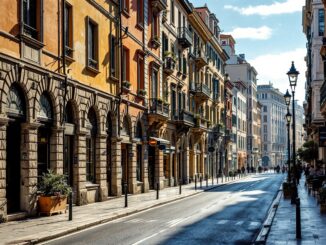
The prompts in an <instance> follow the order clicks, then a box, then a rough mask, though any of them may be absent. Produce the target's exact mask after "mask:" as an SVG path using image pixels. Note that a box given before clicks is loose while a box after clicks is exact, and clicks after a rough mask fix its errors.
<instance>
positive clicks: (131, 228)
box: [46, 173, 285, 245]
mask: <svg viewBox="0 0 326 245" xmlns="http://www.w3.org/2000/svg"><path fill="white" fill-rule="evenodd" d="M284 177H285V176H284V175H282V174H271V173H267V174H260V175H253V176H251V177H249V178H246V179H242V180H240V181H237V182H235V183H230V184H227V185H224V186H221V187H218V188H215V189H212V190H210V191H207V192H203V193H201V194H199V195H195V196H193V197H189V198H185V199H182V200H180V201H177V202H173V203H170V204H167V205H164V206H161V207H158V208H153V209H151V210H148V211H144V212H141V213H137V214H135V215H131V216H128V217H125V218H121V219H118V220H114V221H112V222H109V223H106V224H103V225H99V226H96V227H93V228H90V229H87V230H83V231H81V232H78V233H74V234H71V235H68V236H65V237H63V238H59V239H56V240H53V241H50V242H48V243H46V244H60V245H61V244H106V245H107V244H119V245H120V244H134V245H135V244H250V243H251V241H252V240H253V239H254V238H255V235H256V234H257V232H258V231H259V229H260V227H261V225H262V222H263V221H264V218H265V216H266V213H267V211H268V208H269V207H270V204H271V202H272V200H273V198H274V196H275V194H276V193H277V190H278V188H279V187H280V185H281V183H282V180H283V178H284Z"/></svg>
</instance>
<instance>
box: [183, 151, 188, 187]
mask: <svg viewBox="0 0 326 245" xmlns="http://www.w3.org/2000/svg"><path fill="white" fill-rule="evenodd" d="M183 178H184V183H185V184H188V183H189V147H188V146H187V147H186V148H185V149H183Z"/></svg>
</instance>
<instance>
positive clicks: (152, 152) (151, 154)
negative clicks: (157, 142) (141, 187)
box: [148, 146, 155, 190]
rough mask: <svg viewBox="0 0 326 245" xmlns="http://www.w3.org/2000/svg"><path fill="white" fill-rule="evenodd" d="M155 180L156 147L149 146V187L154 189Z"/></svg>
mask: <svg viewBox="0 0 326 245" xmlns="http://www.w3.org/2000/svg"><path fill="white" fill-rule="evenodd" d="M154 182H155V147H153V146H150V147H149V154H148V184H149V189H151V190H153V189H154V184H155V183H154Z"/></svg>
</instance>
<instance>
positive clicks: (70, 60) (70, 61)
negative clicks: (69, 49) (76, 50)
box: [65, 55, 76, 64]
mask: <svg viewBox="0 0 326 245" xmlns="http://www.w3.org/2000/svg"><path fill="white" fill-rule="evenodd" d="M65 59H66V61H67V62H68V63H69V64H71V63H73V62H75V61H76V60H75V59H74V58H73V57H70V56H67V55H66V56H65Z"/></svg>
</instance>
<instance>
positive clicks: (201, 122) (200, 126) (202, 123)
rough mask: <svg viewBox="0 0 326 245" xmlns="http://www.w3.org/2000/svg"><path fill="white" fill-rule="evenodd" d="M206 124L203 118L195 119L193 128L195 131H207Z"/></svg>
mask: <svg viewBox="0 0 326 245" xmlns="http://www.w3.org/2000/svg"><path fill="white" fill-rule="evenodd" d="M207 127H208V123H207V120H206V119H204V118H200V117H197V118H195V128H197V129H207Z"/></svg>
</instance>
